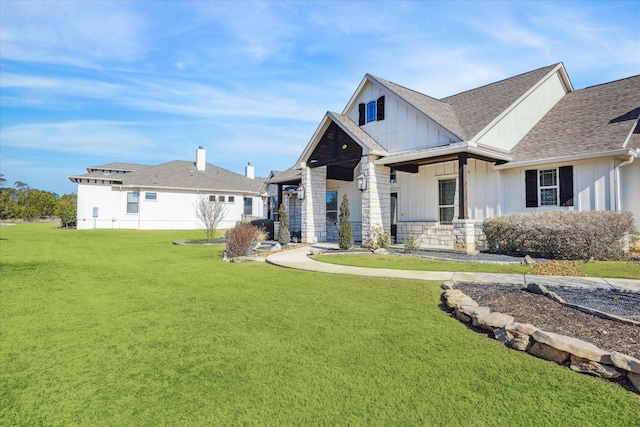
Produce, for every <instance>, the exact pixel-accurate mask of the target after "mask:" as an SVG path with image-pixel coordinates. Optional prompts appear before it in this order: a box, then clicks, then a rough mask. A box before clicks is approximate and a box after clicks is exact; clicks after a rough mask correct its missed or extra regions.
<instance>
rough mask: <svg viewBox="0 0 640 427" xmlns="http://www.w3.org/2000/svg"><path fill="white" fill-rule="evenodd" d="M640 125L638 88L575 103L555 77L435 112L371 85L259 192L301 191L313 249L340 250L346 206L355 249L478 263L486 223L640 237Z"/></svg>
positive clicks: (529, 75)
mask: <svg viewBox="0 0 640 427" xmlns="http://www.w3.org/2000/svg"><path fill="white" fill-rule="evenodd" d="M639 115H640V76H633V77H629V78H626V79H622V80H618V81H613V82H609V83H605V84H601V85H597V86H593V87H588V88H585V89H580V90H574V88H573V86H572V84H571V81H570V80H569V76H568V75H567V72H566V70H565V67H564V65H563V64H562V63H558V64H554V65H550V66H547V67H543V68H540V69H537V70H533V71H529V72H526V73H524V74H520V75H517V76H515V77H511V78H508V79H505V80H501V81H498V82H495V83H492V84H489V85H486V86H482V87H479V88H476V89H472V90H469V91H466V92H462V93H459V94H457V95H452V96H449V97H446V98H443V99H435V98H432V97H429V96H427V95H424V94H422V93H419V92H416V91H414V90H411V89H408V88H406V87H403V86H400V85H398V84H395V83H392V82H389V81H387V80H384V79H382V78H379V77H375V76H372V75H369V74H367V75H365V77H364V78H363V79H362V81H361V83H360V85H359V86H358V87H357V88H356V90H355V92H354V94H353V96H352V97H351V99H350V100H349V101H348V103H347V105H346V106H345V108H344V110H343V111H342V113H336V112H327V113H326V114H325V116H324V117H323V119H322V120H321V122H320V124H319V126H318V127H317V129H316V131H315V133H314V134H313V135H312V137H311V140H310V141H309V143H308V144H307V145H306V147H305V148H304V150H303V151H302V154H301V155H300V158H299V159H298V161H297V163H296V165H295V166H294V167H293V168H292V169H291V170H289V171H287V173H285V174H283V175H281V176H279V175H278V174H274V175H273V176H271V177H269V179H268V180H267V181H266V182H267V184H268V185H270V186H271V187H272V189H271V190H270V198H273V199H274V200H276V199H277V200H283V196H282V194H283V192H282V188H284V187H291V186H297V188H298V189H299V191H298V192H297V193H291V195H290V196H289V197H288V200H287V202H288V203H294V202H293V200H294V199H295V203H296V204H297V205H299V208H297V210H296V212H298V211H299V212H300V213H299V219H300V221H299V222H300V229H301V238H302V241H303V242H308V243H313V242H322V241H335V240H337V237H338V235H337V233H338V231H337V230H338V209H339V203H340V201H341V200H342V196H343V195H344V194H346V195H347V196H348V199H349V204H350V210H351V222H352V224H353V232H354V238H355V239H356V240H359V241H362V243H363V245H367V244H369V243H370V242H371V240H372V239H373V238H374V236H375V232H376V231H377V230H384V231H387V232H389V233H390V234H391V235H392V236H393V237H394V238H395V239H396V241H397V242H402V240H403V238H405V237H408V236H414V237H416V238H419V239H420V240H421V242H422V244H423V245H428V246H437V247H442V248H450V249H451V248H453V249H456V250H458V251H462V252H473V251H475V250H476V249H477V248H482V247H483V245H484V234H483V232H482V221H483V220H484V219H486V218H491V217H494V216H497V215H503V214H509V213H516V212H540V211H547V210H563V211H572V210H576V211H589V210H607V211H619V210H628V211H631V212H632V213H633V214H634V217H635V223H636V226H637V228H638V229H640V222H639V221H640V190H639V188H640V160H636V158H637V157H638V153H639V147H640V127H639V126H638V117H639ZM294 171H295V172H296V173H294ZM273 188H277V189H278V190H277V191H276V190H274V189H273ZM276 193H277V195H275V196H274V194H276ZM278 197H279V198H278ZM289 214H290V215H291V212H290V213H289ZM296 215H297V213H296Z"/></svg>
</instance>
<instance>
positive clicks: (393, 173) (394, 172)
mask: <svg viewBox="0 0 640 427" xmlns="http://www.w3.org/2000/svg"><path fill="white" fill-rule="evenodd" d="M389 182H391V183H396V182H398V171H397V170H395V169H391V174H390V175H389Z"/></svg>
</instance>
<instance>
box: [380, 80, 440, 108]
mask: <svg viewBox="0 0 640 427" xmlns="http://www.w3.org/2000/svg"><path fill="white" fill-rule="evenodd" d="M369 76H371V77H372V78H374V79H376V80H378V81H379V82H385V83H390V84H392V85H395V86H398V87H401V88H402V89H405V90H409V91H411V92H413V93H417V94H418V95H421V96H426V97H427V98H431V99H432V100H434V101H438V102H442V101H441V100H439V99H438V98H434V97H433V96H430V95H427V94H426V93H422V92H420V91H417V90H415V89H411V88H409V87H406V86H403V85H401V84H398V83H394V82H392V81H390V80H386V79H383V78H381V77H378V76H374V75H373V74H369Z"/></svg>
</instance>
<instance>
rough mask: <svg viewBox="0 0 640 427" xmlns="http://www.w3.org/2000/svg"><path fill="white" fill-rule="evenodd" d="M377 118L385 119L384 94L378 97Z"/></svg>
mask: <svg viewBox="0 0 640 427" xmlns="http://www.w3.org/2000/svg"><path fill="white" fill-rule="evenodd" d="M376 110H377V112H376V120H378V121H379V120H384V95H382V96H381V97H380V98H378V105H377V106H376Z"/></svg>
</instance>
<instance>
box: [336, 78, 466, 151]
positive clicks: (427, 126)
mask: <svg viewBox="0 0 640 427" xmlns="http://www.w3.org/2000/svg"><path fill="white" fill-rule="evenodd" d="M383 95H384V97H385V107H384V120H381V121H373V122H369V123H367V124H364V125H362V126H360V127H361V128H362V130H364V131H365V132H366V133H367V134H368V135H369V136H371V137H372V138H373V139H375V140H376V141H377V142H378V144H380V145H381V146H383V147H384V148H385V149H386V150H387V151H388V152H390V153H397V152H402V151H410V150H416V149H422V148H428V147H436V146H440V145H445V144H449V143H452V142H455V141H453V140H452V139H451V138H450V137H449V134H448V133H447V132H446V131H445V130H444V129H443V128H442V127H441V126H440V125H438V124H437V123H436V122H434V121H433V120H431V119H429V118H428V117H426V116H425V115H424V114H422V113H420V112H418V111H417V110H416V109H415V108H414V107H411V106H410V105H409V104H408V103H407V102H405V101H403V100H402V99H400V98H398V97H397V96H396V95H395V94H393V93H389V92H386V91H383V90H382V89H380V88H379V87H377V86H375V85H373V84H371V83H367V84H366V85H365V87H364V88H363V90H362V92H361V94H360V96H359V97H358V98H357V99H356V102H355V103H354V105H353V107H352V108H351V110H350V111H349V112H348V116H349V118H350V119H351V120H353V121H354V122H355V123H358V105H359V104H361V103H364V104H367V103H369V102H371V101H376V100H377V99H378V98H379V97H381V96H383Z"/></svg>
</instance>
